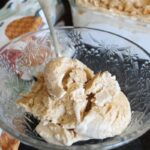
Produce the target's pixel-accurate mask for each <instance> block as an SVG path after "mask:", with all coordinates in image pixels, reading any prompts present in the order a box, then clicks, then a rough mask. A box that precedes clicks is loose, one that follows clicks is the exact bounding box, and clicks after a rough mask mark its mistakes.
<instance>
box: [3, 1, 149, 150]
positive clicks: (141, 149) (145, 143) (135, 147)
mask: <svg viewBox="0 0 150 150" xmlns="http://www.w3.org/2000/svg"><path fill="white" fill-rule="evenodd" d="M7 1H8V0H1V2H0V8H1V7H2V6H3V5H4V4H5V3H6V2H7ZM62 2H63V3H64V6H65V10H66V13H65V15H64V17H63V18H61V19H64V20H65V25H72V19H71V15H70V8H69V4H68V2H67V1H66V0H62ZM19 150H36V149H34V148H32V147H29V146H26V145H24V144H20V147H19ZM114 150H150V131H148V132H147V133H146V134H144V135H143V136H141V137H140V138H138V139H136V140H134V141H132V142H130V143H129V144H126V145H124V146H122V147H119V148H116V149H114Z"/></svg>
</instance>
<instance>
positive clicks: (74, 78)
mask: <svg viewBox="0 0 150 150" xmlns="http://www.w3.org/2000/svg"><path fill="white" fill-rule="evenodd" d="M17 104H19V105H21V106H22V107H24V108H25V110H26V111H27V112H30V113H32V114H33V115H34V116H35V117H38V119H39V120H40V123H39V125H37V127H36V131H37V133H38V134H39V135H40V136H41V137H43V138H44V139H45V140H46V141H47V142H48V143H53V144H58V145H68V146H70V145H72V144H73V143H74V142H77V141H81V140H87V139H94V138H96V139H104V138H108V137H113V136H115V135H119V134H121V133H122V132H123V131H124V130H125V129H126V127H127V126H128V124H129V123H130V120H131V109H130V104H129V102H128V99H127V97H126V96H125V95H124V94H123V92H122V91H121V89H120V86H119V83H118V82H117V80H116V78H115V76H112V75H111V74H110V73H109V72H107V71H106V72H103V73H97V74H96V75H94V73H93V71H92V70H91V69H89V68H88V67H87V66H86V65H84V64H83V63H82V62H80V61H78V60H76V59H71V58H65V57H63V58H57V59H54V60H52V61H50V62H49V63H48V64H47V65H46V67H45V71H44V73H42V74H39V75H38V76H37V82H36V83H35V85H34V86H33V88H32V90H31V92H30V93H28V94H27V95H23V97H22V98H21V99H20V100H18V101H17Z"/></svg>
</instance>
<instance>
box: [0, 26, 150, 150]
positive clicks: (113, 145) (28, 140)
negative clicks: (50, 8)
mask: <svg viewBox="0 0 150 150" xmlns="http://www.w3.org/2000/svg"><path fill="white" fill-rule="evenodd" d="M67 29H87V30H93V31H100V32H105V33H108V34H111V35H114V36H117V37H119V38H120V39H124V40H126V41H128V42H129V43H131V44H133V45H135V46H137V47H138V48H139V49H141V50H142V51H143V52H144V53H146V54H147V55H148V56H149V57H150V53H149V52H147V51H146V50H145V49H144V48H143V47H141V46H140V45H138V44H137V43H135V42H133V41H131V40H129V39H128V38H126V37H123V36H121V35H118V34H116V33H113V32H110V31H106V30H101V29H96V28H90V27H78V26H77V27H74V26H67V27H64V26H63V27H56V30H58V31H59V30H67ZM45 31H46V32H47V31H48V32H50V31H49V29H43V30H39V31H36V32H29V33H26V34H24V35H22V36H19V37H17V38H16V39H14V40H12V41H10V42H8V43H7V44H5V45H4V46H3V47H2V48H0V54H1V51H3V49H4V50H5V48H6V47H7V46H8V45H10V44H12V43H16V42H18V41H19V40H20V39H22V38H25V37H26V36H30V35H34V34H38V33H40V32H45ZM0 127H1V128H2V129H3V130H4V131H6V132H8V133H9V134H10V135H12V136H13V137H15V138H17V139H18V140H20V141H21V142H23V143H25V144H27V145H29V146H33V147H35V148H38V149H39V148H40V149H43V148H44V149H47V150H48V149H49V148H53V149H60V150H61V149H70V150H74V149H76V148H82V147H88V146H89V145H79V146H71V147H68V146H58V145H54V144H49V145H46V144H45V142H42V141H40V143H39V141H38V140H35V139H33V138H31V137H29V136H27V135H20V134H19V133H15V132H14V131H13V130H12V129H11V128H9V127H8V126H6V125H5V123H4V122H3V121H2V120H1V119H0ZM149 129H150V127H149V126H146V127H140V129H139V131H134V132H132V133H130V134H129V135H130V138H126V139H124V138H123V137H122V138H121V140H120V141H119V140H118V141H117V142H114V141H113V142H112V143H111V144H103V143H101V144H93V145H90V146H91V147H92V146H96V147H93V150H94V149H96V148H101V149H110V148H116V147H119V146H122V145H124V144H127V143H129V142H130V141H133V140H135V139H137V138H138V137H140V136H142V135H143V134H144V133H146V132H147V131H148V130H149Z"/></svg>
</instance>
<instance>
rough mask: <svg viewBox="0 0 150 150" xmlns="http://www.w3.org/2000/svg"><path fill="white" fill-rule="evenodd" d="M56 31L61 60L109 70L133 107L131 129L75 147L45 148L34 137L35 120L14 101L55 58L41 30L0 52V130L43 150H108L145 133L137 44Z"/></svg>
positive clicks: (142, 64) (144, 89) (145, 80)
mask: <svg viewBox="0 0 150 150" xmlns="http://www.w3.org/2000/svg"><path fill="white" fill-rule="evenodd" d="M56 31H57V34H58V38H59V42H60V45H61V47H62V55H63V56H68V57H73V58H77V59H79V60H80V61H82V62H83V63H85V64H86V65H87V66H89V67H90V68H91V69H93V70H94V71H95V72H98V71H105V70H108V71H110V72H111V73H112V74H114V75H116V77H117V80H118V81H119V83H120V86H121V89H122V90H123V91H124V93H125V94H126V95H127V97H128V99H129V101H130V104H131V109H132V121H131V123H130V125H129V126H128V128H127V129H126V130H125V131H124V132H123V133H122V134H121V135H119V136H116V137H113V138H108V139H105V140H89V141H86V142H78V143H76V144H74V145H73V146H70V147H67V146H57V145H53V144H48V143H46V142H45V141H44V140H43V139H41V138H40V137H39V136H38V135H37V133H36V132H35V130H34V128H35V126H36V125H37V123H38V121H37V120H36V119H35V118H33V116H31V115H30V114H27V113H25V111H24V110H23V109H22V108H19V107H18V106H17V105H16V103H15V102H16V100H17V99H18V98H19V97H20V94H22V93H25V92H27V91H29V90H30V88H31V86H32V83H33V82H34V74H35V73H36V72H38V71H42V69H43V67H44V65H45V64H46V63H47V61H49V60H51V59H52V58H54V57H55V52H54V50H53V49H54V48H53V43H52V40H51V37H50V33H49V31H48V30H43V31H39V32H36V33H29V34H27V35H24V36H22V37H20V38H18V39H16V40H14V41H12V42H10V43H8V44H7V45H6V46H4V47H3V48H2V49H1V50H0V83H1V84H0V127H1V128H2V129H4V130H6V131H7V132H9V133H10V134H11V135H13V136H14V137H16V138H18V139H19V140H20V141H21V142H23V143H26V144H28V145H31V146H33V147H35V148H38V149H45V150H49V149H53V150H59V149H68V150H77V149H85V150H87V149H88V150H96V149H110V148H114V147H118V146H120V145H123V144H126V143H128V142H130V141H132V140H134V139H136V138H138V137H139V136H141V135H142V134H144V133H145V132H146V131H148V130H149V129H150V126H149V125H150V54H149V53H148V52H147V51H145V50H144V49H143V48H142V47H140V46H139V45H138V44H136V43H134V42H132V41H130V40H128V39H126V38H124V37H121V36H120V35H117V34H115V33H111V32H107V31H103V30H96V29H91V28H79V27H76V28H74V27H67V28H57V29H56ZM45 52H46V53H45ZM47 54H49V55H47ZM23 58H24V59H23ZM37 58H38V60H39V62H37ZM22 60H24V62H25V64H26V65H25V66H24V65H23V63H22V62H23V61H22ZM21 73H22V74H29V75H30V77H31V78H23V79H21V78H20V75H21ZM24 77H26V76H24Z"/></svg>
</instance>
